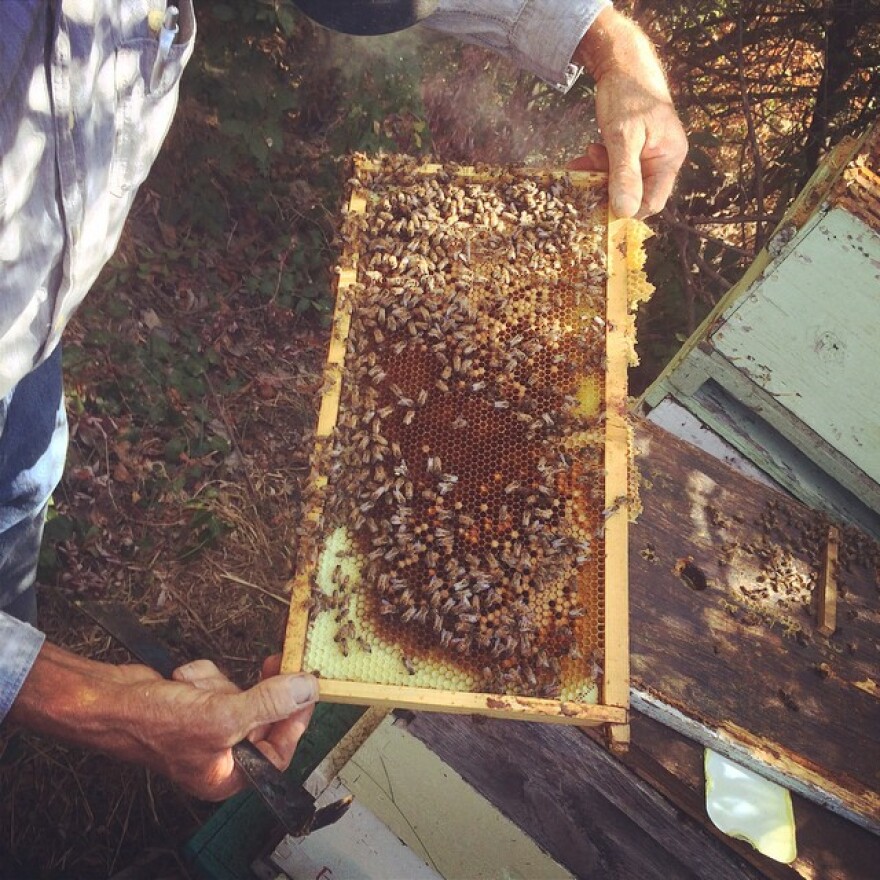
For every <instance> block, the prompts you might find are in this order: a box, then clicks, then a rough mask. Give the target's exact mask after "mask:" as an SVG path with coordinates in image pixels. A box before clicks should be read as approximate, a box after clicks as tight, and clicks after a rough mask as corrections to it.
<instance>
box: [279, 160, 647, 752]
mask: <svg viewBox="0 0 880 880" xmlns="http://www.w3.org/2000/svg"><path fill="white" fill-rule="evenodd" d="M375 167H376V166H374V165H373V164H371V163H370V162H369V161H365V160H360V165H359V169H363V170H365V171H370V170H372V169H374V168H375ZM440 169H441V166H439V165H424V166H422V168H421V169H419V171H421V172H424V173H425V174H428V175H430V174H435V173H437V172H438V171H439V170H440ZM499 170H500V169H499ZM455 174H456V177H457V178H465V179H467V178H471V179H473V180H474V181H477V180H481V179H486V178H487V171H486V170H485V169H480V170H477V169H473V168H456V169H455ZM529 176H531V177H532V178H534V179H544V180H546V179H548V178H559V177H563V176H565V177H567V178H568V179H570V180H571V182H572V183H573V184H574V185H575V186H583V187H587V186H591V187H596V186H597V185H602V186H607V175H605V174H597V173H593V172H562V171H559V172H555V171H551V172H540V171H535V172H531V170H529ZM366 208H367V201H366V198H365V197H364V193H363V192H362V191H360V190H358V189H357V188H355V189H354V191H353V192H352V195H351V197H350V200H349V205H348V210H349V212H350V213H352V214H362V213H364V212H365V211H366ZM628 228H629V224H628V222H627V221H624V220H616V219H614V218H612V217H608V220H607V242H606V247H607V261H608V262H607V282H606V312H605V322H604V328H605V329H604V334H605V355H606V370H605V383H604V385H605V387H604V395H605V396H604V400H605V409H606V419H605V427H604V443H605V448H604V455H605V486H604V498H605V507H606V510H613V511H614V515H611V516H608V518H607V522H606V524H605V530H604V537H605V540H604V546H605V558H604V573H605V574H604V584H603V585H602V587H601V590H602V599H603V602H604V605H603V618H604V632H603V637H602V640H603V648H604V658H603V660H604V662H603V675H602V677H601V682H600V686H599V698H598V701H597V703H596V704H587V703H580V702H571V701H566V700H559V699H546V698H538V697H527V696H512V695H507V694H498V693H478V692H458V691H448V690H438V689H434V688H424V687H411V686H405V685H396V684H380V683H369V682H357V681H345V680H336V679H330V678H324V677H322V678H321V680H320V692H321V699H322V700H323V701H326V702H331V703H332V702H340V703H354V704H361V705H374V706H382V707H388V708H408V709H414V710H434V711H443V712H457V713H477V714H483V715H489V716H496V717H502V718H514V719H526V720H532V721H544V722H556V723H565V724H576V725H590V726H593V725H600V724H605V725H607V728H606V729H607V731H608V735H609V740H610V742H611V743H612V745H616V746H619V747H625V746H626V743H628V740H629V725H628V709H629V631H628V605H629V600H628V557H627V554H628V548H627V535H628V518H629V517H628V512H629V510H628V508H629V501H630V499H629V497H628V495H629V490H630V468H631V462H630V449H631V442H630V426H629V422H628V419H627V405H628V398H627V366H628V363H629V359H630V356H631V351H632V344H633V337H632V334H633V330H632V325H633V319H632V315H631V308H632V305H633V299H634V296H633V292H632V290H631V289H630V287H631V283H630V282H631V281H632V270H633V266H635V267H636V268H637V269H638V270H640V268H641V267H640V264H639V263H638V258H636V259H635V260H634V258H633V249H634V247H635V249H638V250H639V251H640V250H641V240H638V241H636V242H634V241H633V240H632V238H631V237H630V240H629V255H628V235H627V233H628ZM357 264H358V254H357V253H351V252H346V253H345V254H344V255H343V259H342V261H341V265H342V266H344V267H345V268H342V269H341V270H340V271H339V272H338V275H337V299H336V309H335V313H334V318H333V331H332V335H331V341H330V346H329V352H328V357H327V363H326V367H325V381H324V392H323V395H322V399H321V405H320V410H319V415H318V423H317V429H316V438H315V454H314V458H313V469H312V474H311V481H312V488H313V492H312V493H311V495H310V499H309V501H308V503H307V505H306V510H305V511H304V522H305V523H306V524H307V525H308V524H309V523H310V524H312V525H315V524H317V523H319V522H320V521H321V519H322V511H323V501H324V498H325V496H326V487H327V475H326V473H323V472H322V467H323V465H322V461H326V457H324V456H322V454H321V453H322V451H323V450H326V449H327V448H328V447H329V444H330V443H331V438H332V434H333V431H334V428H335V426H336V422H337V418H338V415H339V411H340V398H341V395H342V390H343V376H344V368H345V353H346V344H347V340H348V335H349V330H350V324H351V306H350V303H349V298H348V297H347V296H346V295H345V294H346V292H347V290H348V289H349V288H351V287H352V285H354V284H355V283H356V281H357ZM304 544H306V545H308V539H307V538H306V539H304ZM314 550H315V548H313V547H312V548H311V551H312V552H309V551H310V548H309V547H308V546H304V547H301V548H300V553H299V564H298V566H297V572H296V574H295V576H294V578H293V581H292V584H291V604H290V614H289V619H288V625H287V632H286V637H285V643H284V654H283V660H282V671H284V672H298V671H301V670H302V668H303V661H304V654H305V651H306V647H307V639H308V631H309V614H310V595H311V581H312V576H313V574H314V572H315V569H316V564H317V553H316V552H314ZM608 585H611V588H610V589H609V588H608Z"/></svg>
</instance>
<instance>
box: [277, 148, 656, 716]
mask: <svg viewBox="0 0 880 880" xmlns="http://www.w3.org/2000/svg"><path fill="white" fill-rule="evenodd" d="M356 167H357V170H356V175H355V177H354V178H353V179H352V181H351V182H350V184H351V188H352V193H351V199H350V203H349V211H348V215H347V219H346V228H345V237H346V250H345V254H344V256H343V260H342V263H341V266H340V278H339V285H338V291H339V298H338V303H337V310H336V316H335V321H334V331H333V339H332V341H331V351H330V356H329V358H328V364H327V371H326V382H325V392H324V398H323V401H322V409H321V414H320V417H319V425H318V431H317V439H316V449H315V454H314V462H313V479H312V487H311V493H310V497H309V500H308V504H307V515H306V523H307V524H308V528H307V529H306V530H305V534H304V535H303V538H302V546H301V548H300V556H299V560H298V573H297V577H296V579H295V581H294V585H293V599H292V605H291V615H290V623H289V628H288V637H287V641H286V646H285V661H284V662H285V665H286V667H287V668H290V669H298V668H306V669H309V670H314V671H317V672H318V673H319V674H320V675H321V676H322V696H323V698H325V699H339V700H344V701H353V702H371V703H385V704H388V705H396V706H400V705H410V706H417V707H419V708H432V709H442V710H446V711H480V712H488V713H489V714H493V713H496V714H502V715H513V716H516V717H531V718H535V719H538V720H555V721H570V722H575V723H601V722H612V723H614V724H621V723H622V722H624V721H625V719H626V705H627V681H626V679H627V674H628V669H627V658H626V651H627V633H626V519H627V509H628V506H629V497H628V496H629V492H628V445H629V444H628V427H627V424H626V418H625V404H626V359H627V354H628V351H629V349H630V347H631V344H632V339H631V336H632V333H631V324H632V320H631V315H630V310H629V306H628V295H627V287H628V278H631V276H632V266H633V265H634V264H633V262H632V260H630V261H629V263H627V260H626V255H625V247H626V245H625V241H624V238H625V235H624V229H623V224H611V226H609V222H608V212H607V200H606V179H605V177H604V175H596V174H584V173H581V174H572V175H566V174H564V173H547V172H537V171H534V170H527V169H519V170H516V169H495V168H491V169H490V168H455V167H453V168H442V167H439V166H419V165H417V164H416V163H415V162H413V161H410V160H406V159H401V158H399V157H398V158H389V159H386V160H383V161H381V162H376V163H371V162H366V161H365V160H360V161H359V162H358V163H357V166H356ZM615 228H616V234H617V239H615V238H614V237H613V235H612V234H611V233H613V232H614V229H615ZM618 239H619V240H618ZM637 244H638V245H639V246H640V242H638V243H637ZM637 249H638V248H637Z"/></svg>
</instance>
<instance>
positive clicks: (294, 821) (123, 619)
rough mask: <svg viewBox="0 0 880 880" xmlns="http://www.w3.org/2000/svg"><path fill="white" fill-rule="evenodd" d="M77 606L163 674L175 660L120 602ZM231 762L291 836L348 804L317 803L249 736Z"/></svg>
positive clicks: (329, 818) (324, 822)
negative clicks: (324, 804)
mask: <svg viewBox="0 0 880 880" xmlns="http://www.w3.org/2000/svg"><path fill="white" fill-rule="evenodd" d="M75 604H76V607H77V608H79V609H80V610H81V611H82V612H84V613H85V614H87V615H88V616H89V617H90V618H91V619H92V620H94V621H95V623H97V624H98V625H99V626H100V627H102V628H103V629H104V630H105V631H106V632H107V633H109V634H110V635H111V636H113V638H115V639H116V640H117V641H118V642H119V643H120V644H122V645H123V646H124V647H125V648H126V649H128V651H129V652H130V653H131V654H133V655H134V656H135V657H137V659H138V660H140V661H141V662H142V663H144V664H146V665H147V666H149V667H150V668H151V669H155V670H156V672H158V673H159V674H160V675H161V676H162V677H163V678H168V679H170V678H171V674H172V673H173V672H174V670H175V669H176V668H177V667H178V666H179V665H180V664H179V663H178V662H177V661H176V660H175V659H174V656H173V654H172V652H171V650H170V648H169V647H168V646H167V645H166V644H165V643H164V642H162V641H160V640H159V639H158V638H157V637H156V636H154V635H153V633H151V632H150V631H149V630H148V629H147V628H146V627H145V626H144V625H143V624H142V623H141V622H140V621H139V620H138V619H137V617H135V615H134V614H133V613H132V612H131V611H130V610H129V608H128V607H127V606H125V605H123V604H121V603H119V602H94V601H87V600H83V599H80V600H77V601H76V602H75ZM232 757H233V759H234V761H235V764H236V766H237V767H238V768H239V769H240V770H241V772H242V773H243V774H244V776H245V778H246V779H247V781H248V782H249V783H250V785H251V786H252V787H253V788H254V789H255V790H256V792H257V794H259V795H260V797H261V798H262V799H263V802H264V803H265V804H266V806H267V807H268V808H269V809H270V810H271V812H272V814H273V815H274V816H275V818H276V819H277V820H278V821H279V822H280V823H281V825H282V827H283V828H284V830H285V831H286V832H287V833H288V834H291V835H293V836H294V837H303V836H305V835H306V834H309V833H310V832H312V831H317V830H318V829H319V828H323V827H325V826H327V825H332V824H333V823H334V822H335V821H336V820H337V819H340V818H341V817H342V816H343V815H344V814H345V812H346V810H347V809H348V807H349V806H350V804H351V798H350V797H346V798H343V799H342V800H339V801H336V802H335V803H332V804H328V805H327V806H325V807H321V808H320V809H316V808H315V798H314V797H313V796H312V795H311V794H309V792H308V791H306V789H305V788H303V786H301V785H297V784H296V783H295V782H293V781H292V780H290V779H288V778H287V776H286V775H285V774H284V773H282V772H281V771H280V770H279V769H278V768H277V767H276V766H275V765H274V764H273V763H272V762H271V761H270V760H269V759H268V758H267V757H266V756H265V755H264V754H263V753H262V752H261V751H260V750H259V749H258V748H257V747H256V746H255V745H254V744H253V743H252V742H250V740H242V741H241V742H240V743H237V744H236V745H234V746H233V747H232Z"/></svg>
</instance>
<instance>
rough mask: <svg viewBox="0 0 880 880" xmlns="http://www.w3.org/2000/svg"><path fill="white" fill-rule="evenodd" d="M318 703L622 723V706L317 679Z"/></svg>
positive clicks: (576, 722) (558, 721)
mask: <svg viewBox="0 0 880 880" xmlns="http://www.w3.org/2000/svg"><path fill="white" fill-rule="evenodd" d="M319 689H320V700H321V701H322V702H327V703H352V704H354V705H362V706H380V707H386V708H389V709H390V708H394V709H412V710H414V711H420V712H450V713H453V714H466V715H487V716H490V717H494V718H508V719H513V720H516V719H519V720H527V721H541V722H547V723H552V724H574V725H595V724H625V723H626V721H627V719H628V712H627V710H626V708H625V707H623V706H603V705H593V704H589V703H575V702H571V701H566V700H546V699H539V698H537V697H516V696H510V695H506V694H487V693H476V692H471V691H441V690H436V689H434V688H416V687H407V686H406V685H390V684H373V683H372V682H357V681H339V680H336V679H328V678H321V679H319Z"/></svg>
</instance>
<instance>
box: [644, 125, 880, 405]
mask: <svg viewBox="0 0 880 880" xmlns="http://www.w3.org/2000/svg"><path fill="white" fill-rule="evenodd" d="M878 130H880V128H877V127H875V129H874V133H873V134H872V133H871V132H870V131H869V132H865V134H864V135H863V136H862V137H860V138H852V137H848V138H844V139H843V140H842V141H841V142H840V143H838V144H837V145H836V146H835V147H834V148H833V149H832V150H830V151H829V153H828V155H827V156H826V157H825V158H824V159H823V161H822V163H821V164H820V165H819V167H818V168H817V169H816V171H814V172H813V175H812V177H811V178H810V179H809V181H807V184H806V186H805V187H804V188H803V190H801V192H800V193H799V194H798V196H797V198H796V199H795V200H794V202H792V204H791V205H790V206H789V208H788V209H787V210H786V212H785V215H784V216H783V218H782V220H780V221H779V224H778V226H777V227H776V229H775V230H774V232H773V235H771V236H770V241H773V240H774V238H775V237H776V235H777V233H778V232H779V231H780V230H783V229H789V230H790V229H795V230H797V229H800V227H802V226H803V225H804V224H805V223H806V222H807V221H808V220H809V219H810V217H811V216H812V215H813V213H814V212H815V210H816V208H817V207H818V206H819V205H820V204H821V203H822V202H823V201H824V200H825V199H826V198H827V197H828V195H829V193H830V191H831V190H832V187H833V186H834V185H835V184H837V183H838V181H839V180H840V179H841V178H842V177H843V174H844V170H845V169H846V166H847V165H848V164H849V163H850V162H851V161H852V160H853V159H854V158H855V157H856V155H857V154H858V152H859V151H860V150H861V149H862V148H864V146H865V145H866V143H869V142H870V141H871V139H872V138H876V132H877V131H878ZM774 259H775V257H774V256H773V255H771V254H770V252H769V251H768V249H767V248H766V247H765V248H762V249H761V251H760V252H759V253H758V254H757V256H756V257H755V259H754V261H753V262H752V264H751V265H750V266H749V268H748V269H747V270H746V271H745V273H744V274H743V276H742V278H740V280H739V281H737V283H736V284H734V285H733V287H731V288H730V290H729V291H727V293H726V294H725V295H724V296H723V297H722V298H721V299H720V300H719V302H718V303H717V304H716V306H715V308H713V309H712V311H711V312H710V313H709V314H708V315H707V316H706V318H705V319H704V320H703V322H702V323H701V324H700V326H699V327H697V329H696V330H695V331H694V333H693V334H691V337H690V338H689V339H688V340H687V342H685V344H684V345H683V346H682V347H681V348H680V349H679V351H678V352H677V353H676V354H675V356H674V357H673V358H672V360H671V361H670V362H669V363H668V364H667V366H666V367H665V368H664V370H663V372H662V373H661V374H660V376H658V377H657V379H655V381H654V382H653V383H652V384H651V386H650V387H649V388H648V389H647V390H646V391H645V393H644V394H643V395H642V397H641V398H640V399H639V403H638V405H639V407H640V408H641V407H642V406H644V405H647V406H648V407H653V406H656V405H657V404H658V403H659V402H660V401H661V400H662V399H663V398H664V397H666V395H667V394H670V393H673V392H672V386H671V384H670V379H671V378H672V377H673V376H675V375H676V374H677V373H678V371H679V370H680V369H681V368H682V367H684V366H685V365H686V364H688V362H689V361H690V357H691V354H692V353H693V352H694V351H695V350H697V349H698V347H699V345H700V344H701V343H702V342H703V341H704V340H705V339H706V338H707V337H708V336H709V335H710V333H711V331H712V328H713V327H714V326H715V325H716V323H717V321H718V320H719V319H720V318H721V317H722V316H723V315H724V314H725V312H727V310H728V309H729V308H730V307H731V306H732V305H734V304H735V303H736V302H737V301H738V300H739V299H740V298H741V297H742V296H743V295H744V293H745V292H746V291H747V290H748V289H749V287H751V285H752V284H754V283H755V281H756V280H757V279H759V278H760V277H761V276H762V275H763V274H764V273H765V272H767V271H770V269H771V265H772V263H773V261H774Z"/></svg>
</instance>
